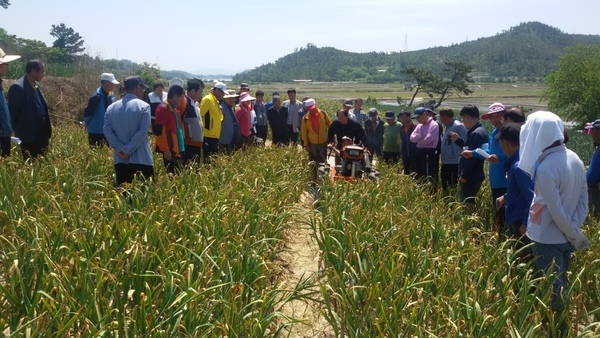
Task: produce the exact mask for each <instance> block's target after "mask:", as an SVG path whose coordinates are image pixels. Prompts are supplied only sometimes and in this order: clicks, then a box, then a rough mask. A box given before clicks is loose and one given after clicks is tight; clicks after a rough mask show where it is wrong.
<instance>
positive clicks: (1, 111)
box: [0, 49, 21, 157]
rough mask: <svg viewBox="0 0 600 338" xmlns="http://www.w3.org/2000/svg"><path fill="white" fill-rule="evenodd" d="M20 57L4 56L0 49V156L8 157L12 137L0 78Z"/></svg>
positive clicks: (8, 113)
mask: <svg viewBox="0 0 600 338" xmlns="http://www.w3.org/2000/svg"><path fill="white" fill-rule="evenodd" d="M20 57H21V56H19V55H6V54H5V53H4V51H3V50H2V49H0V156H2V157H8V156H10V136H11V135H12V125H11V124H10V112H9V111H8V104H7V103H6V99H5V98H4V88H2V77H3V76H6V73H8V63H9V62H11V61H14V60H16V59H18V58H20Z"/></svg>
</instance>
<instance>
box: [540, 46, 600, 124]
mask: <svg viewBox="0 0 600 338" xmlns="http://www.w3.org/2000/svg"><path fill="white" fill-rule="evenodd" d="M542 100H546V101H548V108H549V109H550V110H552V111H553V112H556V113H557V114H558V115H559V116H561V117H562V118H564V119H565V120H567V121H571V122H579V123H581V124H583V123H585V122H589V121H594V120H595V119H597V118H598V116H600V108H599V107H600V46H599V45H594V46H586V45H578V46H575V47H571V48H569V49H567V51H566V52H565V54H564V55H563V56H562V57H561V59H560V61H559V63H558V68H557V69H556V70H553V71H551V72H550V74H549V75H548V76H547V77H546V90H545V91H544V92H543V93H542Z"/></svg>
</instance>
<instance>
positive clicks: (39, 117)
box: [8, 60, 52, 161]
mask: <svg viewBox="0 0 600 338" xmlns="http://www.w3.org/2000/svg"><path fill="white" fill-rule="evenodd" d="M44 72H45V67H44V63H43V62H42V61H40V60H31V61H29V62H27V65H26V66H25V73H26V74H25V75H24V76H23V77H22V78H20V79H18V80H17V81H15V83H13V84H12V86H10V88H9V89H8V109H9V110H10V117H11V121H12V126H13V129H14V132H15V136H16V137H18V138H19V139H20V140H21V153H22V154H23V160H24V161H26V160H27V159H29V158H31V157H33V158H35V157H38V156H44V155H45V154H46V151H47V150H48V145H49V143H50V137H51V136H52V126H51V125H50V116H49V115H48V105H47V104H46V100H45V99H44V95H42V92H41V91H40V81H41V80H42V78H43V77H44Z"/></svg>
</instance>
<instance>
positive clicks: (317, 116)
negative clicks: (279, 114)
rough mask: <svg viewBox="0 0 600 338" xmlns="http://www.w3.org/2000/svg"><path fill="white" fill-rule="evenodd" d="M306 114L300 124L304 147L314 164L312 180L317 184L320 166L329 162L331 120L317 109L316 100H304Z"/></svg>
mask: <svg viewBox="0 0 600 338" xmlns="http://www.w3.org/2000/svg"><path fill="white" fill-rule="evenodd" d="M304 110H306V112H307V113H306V114H305V115H304V116H303V117H302V121H301V123H300V135H301V141H302V145H303V146H304V149H305V150H306V152H307V153H308V159H309V160H310V161H311V162H312V164H311V166H312V179H313V181H315V182H316V180H317V170H318V164H319V163H324V162H326V161H327V131H328V130H329V127H330V126H331V119H330V118H329V115H327V113H326V112H325V111H322V110H321V109H319V108H317V103H316V102H315V100H314V99H311V98H309V99H306V100H304Z"/></svg>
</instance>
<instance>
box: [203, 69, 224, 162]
mask: <svg viewBox="0 0 600 338" xmlns="http://www.w3.org/2000/svg"><path fill="white" fill-rule="evenodd" d="M226 93H227V86H226V85H225V84H224V83H222V82H218V81H217V82H215V84H214V85H213V88H212V89H211V90H210V92H209V93H208V95H206V96H204V97H203V98H202V101H200V117H201V118H202V126H203V132H204V133H203V134H204V147H203V151H204V162H205V163H210V158H211V156H213V155H214V154H216V153H217V151H218V149H219V137H220V136H221V124H222V122H223V110H222V109H221V105H220V101H221V100H222V99H223V96H225V94H226Z"/></svg>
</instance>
